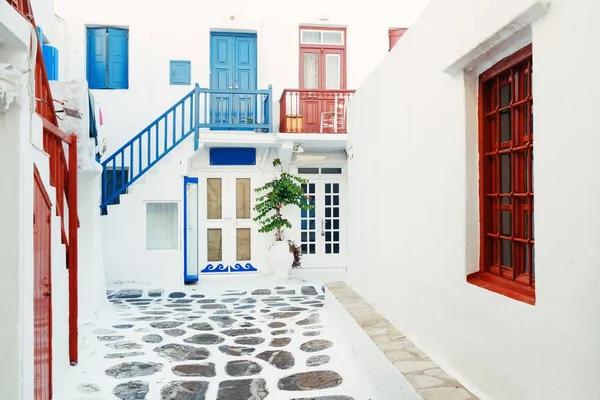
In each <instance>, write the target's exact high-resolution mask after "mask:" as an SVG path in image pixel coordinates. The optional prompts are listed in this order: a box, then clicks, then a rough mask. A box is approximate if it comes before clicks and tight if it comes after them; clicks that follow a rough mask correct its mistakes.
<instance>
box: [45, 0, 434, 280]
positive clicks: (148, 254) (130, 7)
mask: <svg viewBox="0 0 600 400" xmlns="http://www.w3.org/2000/svg"><path fill="white" fill-rule="evenodd" d="M426 3H427V1H420V2H409V1H404V2H388V1H380V2H378V5H379V7H372V8H370V9H369V10H367V11H359V10H358V9H355V8H351V7H347V6H346V5H345V3H344V2H341V1H337V0H336V1H331V2H327V3H326V4H323V3H320V2H316V1H314V2H309V3H303V5H302V7H301V9H300V10H297V11H294V12H290V11H287V10H288V6H287V5H284V4H281V3H280V2H276V1H268V2H262V3H260V4H254V5H252V6H250V5H248V4H246V3H245V2H242V1H231V2H227V3H219V4H218V5H217V4H215V5H208V4H207V5H203V6H202V7H201V8H199V7H198V5H197V4H196V3H194V2H191V1H189V2H184V3H182V4H180V5H179V6H178V7H177V8H173V9H170V8H169V9H165V7H163V5H160V6H159V5H156V6H149V5H148V3H147V2H146V3H142V2H133V3H127V4H123V3H122V2H114V4H113V3H110V2H109V3H102V4H98V5H95V4H82V3H81V2H77V1H71V0H61V1H57V2H56V12H57V14H58V15H60V17H61V18H63V19H64V21H66V22H65V23H61V24H60V27H61V29H63V30H64V31H65V32H66V35H65V38H67V39H66V40H67V41H66V42H64V43H61V37H58V39H57V46H58V47H59V49H60V50H61V53H60V62H59V70H60V71H61V72H62V71H63V70H64V71H65V76H64V79H66V80H70V79H80V78H81V77H85V76H86V68H87V67H86V65H87V62H86V54H87V48H86V46H87V45H86V28H87V27H95V26H107V27H118V28H127V29H128V31H129V44H128V46H129V47H128V48H129V50H128V51H129V82H128V84H129V88H128V89H125V90H92V92H93V94H94V97H95V99H96V100H97V101H99V103H100V106H101V108H102V115H103V120H104V121H103V126H102V128H101V131H102V135H103V137H104V138H105V139H106V141H107V155H110V154H112V153H113V152H114V151H116V150H117V149H118V148H119V147H120V146H121V145H123V144H124V143H126V142H128V141H129V140H130V139H131V138H132V137H134V136H135V135H136V134H137V133H138V132H140V130H142V129H143V128H145V127H146V126H147V125H148V124H149V123H151V122H152V121H153V120H155V119H156V118H157V117H158V116H159V115H161V114H162V113H163V112H164V111H165V110H167V109H168V108H169V107H171V106H172V105H173V104H174V103H175V102H176V101H178V100H179V99H181V98H182V97H183V96H184V95H185V94H187V93H188V92H189V91H190V90H191V89H192V88H193V83H194V82H198V83H199V84H200V86H201V87H203V88H208V87H209V86H210V58H211V56H210V33H211V31H215V30H219V31H232V32H235V31H242V32H253V33H255V34H256V37H257V85H256V87H257V88H258V89H267V87H268V86H269V85H272V87H273V89H272V90H273V104H272V109H271V113H272V114H271V115H272V117H271V118H272V120H273V128H274V131H275V132H273V133H269V134H256V135H253V134H236V133H232V132H208V131H202V132H201V133H200V143H201V145H202V147H201V149H200V150H199V151H198V152H196V154H194V148H193V138H191V137H190V138H188V139H187V140H186V141H185V142H183V143H182V144H180V145H179V146H178V147H177V148H176V149H174V150H173V151H172V152H171V154H169V155H168V156H167V157H166V158H165V159H163V160H161V161H160V162H159V163H158V164H157V165H156V166H154V167H152V169H151V170H150V171H149V172H147V173H146V174H145V175H144V176H143V177H142V178H141V179H140V180H139V181H137V182H136V183H134V184H133V185H132V186H131V187H130V188H128V193H127V194H124V195H121V196H120V204H118V205H111V206H109V207H108V216H103V217H102V218H101V224H102V241H103V249H104V250H103V257H104V261H105V266H106V276H107V280H108V282H144V283H152V284H161V283H164V282H168V283H169V284H180V283H182V282H183V263H184V248H183V241H184V238H183V231H184V229H185V227H184V226H183V177H184V176H189V177H198V178H199V198H200V209H201V210H202V209H203V208H204V209H205V207H206V204H205V200H206V190H205V186H203V179H206V178H207V177H209V176H215V177H225V175H227V176H232V174H233V175H235V174H238V175H239V176H249V177H250V176H251V180H252V189H254V188H256V187H258V186H260V185H262V184H263V183H264V182H266V181H267V180H268V179H270V177H272V175H273V172H274V170H273V168H272V167H271V163H272V161H273V159H275V158H281V159H282V161H283V162H284V169H285V170H288V169H289V168H291V170H292V171H297V169H295V168H297V166H298V165H306V166H319V167H339V168H342V173H341V174H340V176H339V177H337V179H338V180H340V182H342V183H343V185H344V187H343V190H345V176H346V171H345V167H346V160H345V158H346V157H345V156H344V157H342V158H340V154H343V152H344V150H345V149H346V147H347V146H346V138H345V137H346V135H314V134H312V135H311V134H306V135H305V134H301V135H299V134H277V132H278V131H279V99H280V97H281V94H282V92H283V90H284V89H286V88H289V89H297V88H299V85H300V82H299V73H300V71H299V68H300V67H299V63H300V61H299V46H300V43H299V29H300V26H324V27H338V28H345V29H346V67H345V70H346V83H347V84H346V87H347V88H348V89H354V88H356V87H357V86H359V85H360V84H361V83H362V82H363V80H364V79H365V78H366V77H367V76H368V75H369V73H370V72H371V71H372V70H373V69H374V68H375V67H376V65H377V64H378V63H380V62H381V60H383V59H384V57H385V56H386V54H387V52H388V45H389V43H388V29H389V28H394V27H407V26H409V25H410V23H411V21H413V20H414V18H416V16H417V15H418V13H419V12H420V11H421V10H422V8H423V7H424V5H425V4H426ZM382 8H385V9H386V10H387V12H382V11H381V9H382ZM115 9H119V10H120V11H119V12H118V13H115V12H114V10H115ZM142 9H143V10H144V11H143V12H140V10H142ZM196 9H198V10H197V13H196V12H181V11H182V10H196ZM367 14H368V15H369V16H370V17H368V18H367V17H366V15H367ZM151 16H156V18H158V20H160V21H161V23H155V22H152V21H153V17H152V18H150V17H151ZM170 60H189V61H190V62H191V85H190V86H173V85H170V82H169V73H170V72H169V61H170ZM319 136H320V137H319ZM298 144H301V145H302V146H303V148H304V149H305V150H306V151H307V153H310V152H315V151H316V152H322V153H326V155H325V157H326V158H324V157H317V158H316V159H315V158H314V157H313V161H311V158H310V157H304V160H303V159H302V157H300V158H299V159H298V157H296V156H295V155H294V154H295V153H294V152H293V149H294V146H295V145H298ZM211 147H254V148H256V149H257V158H256V165H255V166H251V167H248V166H246V167H213V166H211V165H210V163H209V157H208V153H209V149H210V148H211ZM314 160H320V161H314ZM127 162H128V161H126V163H127ZM117 165H120V162H119V161H117ZM203 196H204V197H203ZM224 196H231V194H230V193H229V194H227V193H224ZM255 197H256V196H255V194H254V191H252V198H253V199H254V198H255ZM344 201H345V200H344ZM153 202H159V203H164V202H174V203H177V209H178V217H179V222H178V229H179V232H180V235H179V237H178V243H179V245H178V246H177V248H176V249H171V250H147V246H146V245H147V243H146V241H147V238H146V223H147V221H146V205H147V204H148V203H153ZM343 205H344V207H345V204H343ZM286 212H287V213H289V217H290V219H291V220H292V223H293V224H294V229H293V230H292V231H290V232H288V235H287V236H288V238H292V239H294V240H296V241H299V239H300V232H299V231H298V226H299V223H300V214H299V211H298V210H287V211H286ZM342 213H343V215H344V216H345V213H346V210H345V208H343V209H342ZM344 222H345V221H344ZM258 228H259V226H258V224H255V223H252V229H253V232H254V234H253V236H252V254H253V256H252V262H253V263H254V264H255V265H256V266H257V268H258V267H260V266H261V265H265V264H266V262H267V256H268V248H269V246H270V245H271V243H272V241H273V240H272V234H258V232H257V230H258ZM344 232H345V231H344ZM199 240H200V253H202V252H203V251H204V252H205V249H203V247H202V245H203V243H204V244H205V243H206V238H205V237H203V236H202V232H201V233H200V239H199ZM310 264H311V260H310V259H309V260H308V262H307V263H305V265H310ZM312 264H314V265H317V264H319V262H318V261H314V260H313V261H312ZM330 264H331V265H334V264H335V268H338V269H343V268H345V255H344V261H343V262H340V261H336V262H334V263H330ZM259 269H260V268H259Z"/></svg>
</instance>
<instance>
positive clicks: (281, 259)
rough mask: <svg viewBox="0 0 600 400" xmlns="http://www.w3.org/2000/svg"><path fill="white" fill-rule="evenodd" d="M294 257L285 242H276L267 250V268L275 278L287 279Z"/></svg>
mask: <svg viewBox="0 0 600 400" xmlns="http://www.w3.org/2000/svg"><path fill="white" fill-rule="evenodd" d="M293 261H294V255H293V254H292V253H290V246H289V245H288V243H287V241H277V242H275V243H273V245H272V246H271V247H270V248H269V267H270V268H271V270H272V271H273V275H274V276H275V277H276V278H282V279H287V278H288V276H289V275H290V270H291V269H292V262H293Z"/></svg>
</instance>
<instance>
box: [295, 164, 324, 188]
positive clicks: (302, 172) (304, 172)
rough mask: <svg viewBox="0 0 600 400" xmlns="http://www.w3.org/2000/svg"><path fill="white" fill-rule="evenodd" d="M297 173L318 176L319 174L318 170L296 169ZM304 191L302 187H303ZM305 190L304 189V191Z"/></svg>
mask: <svg viewBox="0 0 600 400" xmlns="http://www.w3.org/2000/svg"><path fill="white" fill-rule="evenodd" d="M298 173H299V174H305V175H306V174H318V173H319V168H298ZM303 189H304V186H303ZM304 190H306V189H304Z"/></svg>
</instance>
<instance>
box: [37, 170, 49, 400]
mask: <svg viewBox="0 0 600 400" xmlns="http://www.w3.org/2000/svg"><path fill="white" fill-rule="evenodd" d="M51 206H52V203H51V202H50V197H49V196H48V193H47V192H46V190H45V189H44V184H43V182H42V180H41V178H40V174H39V172H38V170H37V168H35V169H34V203H33V269H34V271H33V282H34V283H33V321H34V323H33V331H34V339H33V348H34V354H33V360H34V361H33V362H34V372H35V378H34V379H35V382H34V391H35V400H50V399H51V398H52V300H51V297H50V294H51V288H52V285H51V269H50V266H51V258H50V257H51V251H50V246H51V242H50V232H51V231H50V228H51V226H50V221H51V215H52V214H51Z"/></svg>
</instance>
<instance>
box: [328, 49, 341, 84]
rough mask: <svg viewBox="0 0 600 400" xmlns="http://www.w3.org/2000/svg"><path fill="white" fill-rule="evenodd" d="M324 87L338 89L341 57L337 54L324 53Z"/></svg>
mask: <svg viewBox="0 0 600 400" xmlns="http://www.w3.org/2000/svg"><path fill="white" fill-rule="evenodd" d="M325 57H326V61H327V66H326V70H325V89H340V88H341V86H340V82H341V77H340V75H341V73H340V72H341V67H340V64H341V57H340V55H339V54H326V55H325Z"/></svg>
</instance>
